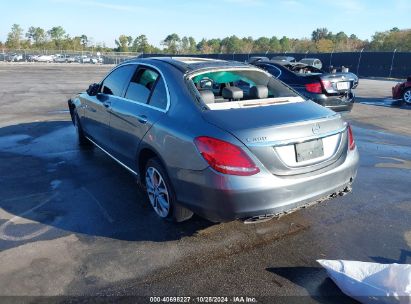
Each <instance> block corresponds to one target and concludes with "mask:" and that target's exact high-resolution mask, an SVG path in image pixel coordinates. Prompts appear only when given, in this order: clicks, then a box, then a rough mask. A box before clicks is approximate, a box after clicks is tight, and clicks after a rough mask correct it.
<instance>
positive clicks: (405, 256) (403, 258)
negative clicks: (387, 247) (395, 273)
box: [370, 249, 411, 264]
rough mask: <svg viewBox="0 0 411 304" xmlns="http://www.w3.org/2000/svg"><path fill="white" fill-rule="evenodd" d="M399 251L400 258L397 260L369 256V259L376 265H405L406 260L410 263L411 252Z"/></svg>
mask: <svg viewBox="0 0 411 304" xmlns="http://www.w3.org/2000/svg"><path fill="white" fill-rule="evenodd" d="M400 251H401V253H400V256H399V258H398V259H397V260H396V259H390V258H384V257H379V256H370V259H372V260H373V261H375V262H376V263H380V264H394V263H397V264H407V261H408V260H410V261H411V251H409V250H404V249H401V250H400Z"/></svg>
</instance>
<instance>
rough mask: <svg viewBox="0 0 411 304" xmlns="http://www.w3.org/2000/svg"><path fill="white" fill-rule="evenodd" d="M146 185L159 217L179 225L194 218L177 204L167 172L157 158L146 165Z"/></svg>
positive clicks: (152, 204) (149, 197)
mask: <svg viewBox="0 0 411 304" xmlns="http://www.w3.org/2000/svg"><path fill="white" fill-rule="evenodd" d="M144 185H145V191H146V193H147V197H148V200H149V202H150V204H151V206H152V207H153V209H154V211H155V212H156V214H157V215H158V216H159V217H161V218H163V219H165V220H171V221H174V222H177V223H179V222H183V221H186V220H188V219H190V218H191V217H192V216H193V212H191V211H190V210H188V209H186V208H184V207H182V206H181V205H179V204H178V203H177V200H176V195H175V192H174V189H173V186H172V184H171V182H170V179H169V177H168V175H167V172H166V170H165V169H164V167H163V165H162V164H161V162H160V161H159V159H158V158H156V157H155V158H151V159H149V160H148V162H147V164H146V167H145V170H144Z"/></svg>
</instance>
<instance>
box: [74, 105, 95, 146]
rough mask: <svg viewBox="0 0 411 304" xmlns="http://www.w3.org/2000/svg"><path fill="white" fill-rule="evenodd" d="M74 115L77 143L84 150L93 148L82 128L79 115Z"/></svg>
mask: <svg viewBox="0 0 411 304" xmlns="http://www.w3.org/2000/svg"><path fill="white" fill-rule="evenodd" d="M73 115H74V127H75V128H76V134H77V142H78V144H79V146H80V147H82V148H90V147H92V143H91V142H90V141H89V140H88V138H87V137H86V136H85V134H84V131H83V128H82V127H81V124H80V119H79V117H78V115H77V113H74V114H73Z"/></svg>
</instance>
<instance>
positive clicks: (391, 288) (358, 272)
mask: <svg viewBox="0 0 411 304" xmlns="http://www.w3.org/2000/svg"><path fill="white" fill-rule="evenodd" d="M317 262H318V263H320V264H321V266H323V267H324V268H325V269H326V270H327V272H328V275H329V276H330V278H331V279H332V280H333V281H334V283H335V284H336V285H337V286H338V287H339V288H340V289H341V290H342V291H343V292H344V293H345V294H346V295H348V296H350V297H352V298H354V299H356V300H357V301H359V302H361V303H366V304H368V303H373V304H374V303H401V304H403V303H407V304H411V265H408V264H378V263H367V262H357V261H343V260H334V261H333V260H317Z"/></svg>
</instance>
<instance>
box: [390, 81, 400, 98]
mask: <svg viewBox="0 0 411 304" xmlns="http://www.w3.org/2000/svg"><path fill="white" fill-rule="evenodd" d="M401 98H402V90H401V86H400V84H397V85H396V86H395V87H393V88H392V99H401Z"/></svg>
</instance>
